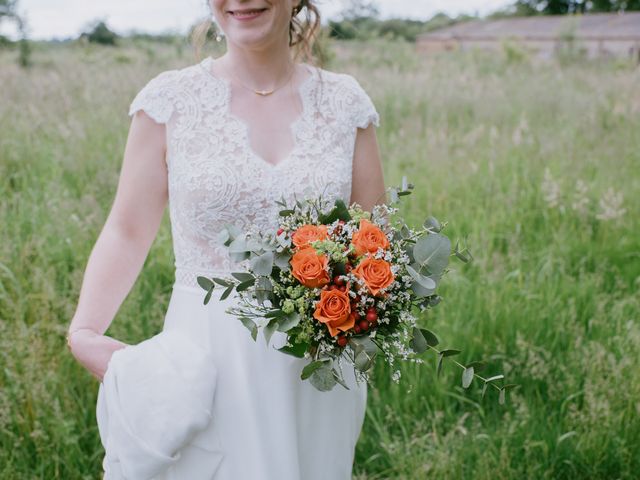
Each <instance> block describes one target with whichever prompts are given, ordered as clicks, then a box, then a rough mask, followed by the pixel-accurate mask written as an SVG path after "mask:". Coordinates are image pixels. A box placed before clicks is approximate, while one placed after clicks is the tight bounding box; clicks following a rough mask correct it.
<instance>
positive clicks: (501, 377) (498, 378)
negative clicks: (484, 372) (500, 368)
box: [485, 375, 504, 383]
mask: <svg viewBox="0 0 640 480" xmlns="http://www.w3.org/2000/svg"><path fill="white" fill-rule="evenodd" d="M503 378H504V375H495V376H493V377H491V378H487V379H486V380H485V381H486V382H487V383H489V382H494V381H496V380H502V379H503Z"/></svg>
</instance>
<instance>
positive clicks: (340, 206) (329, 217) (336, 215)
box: [318, 198, 351, 225]
mask: <svg viewBox="0 0 640 480" xmlns="http://www.w3.org/2000/svg"><path fill="white" fill-rule="evenodd" d="M336 220H344V221H345V222H348V221H349V220H351V214H350V213H349V209H348V208H347V206H346V205H345V203H344V201H343V200H342V199H340V198H338V199H337V200H336V201H335V206H334V207H333V209H332V210H331V211H330V212H329V213H328V214H326V215H323V214H320V215H318V221H319V222H320V223H322V224H324V225H328V224H330V223H333V222H335V221H336Z"/></svg>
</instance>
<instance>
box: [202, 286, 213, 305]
mask: <svg viewBox="0 0 640 480" xmlns="http://www.w3.org/2000/svg"><path fill="white" fill-rule="evenodd" d="M212 294H213V286H211V290H209V291H208V292H207V294H206V295H205V296H204V304H205V305H206V304H208V303H209V300H211V295H212Z"/></svg>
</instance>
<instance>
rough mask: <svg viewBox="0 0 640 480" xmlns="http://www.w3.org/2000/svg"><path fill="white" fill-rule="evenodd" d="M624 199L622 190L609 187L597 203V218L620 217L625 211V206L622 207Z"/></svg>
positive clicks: (604, 219) (610, 218)
mask: <svg viewBox="0 0 640 480" xmlns="http://www.w3.org/2000/svg"><path fill="white" fill-rule="evenodd" d="M623 201H624V198H623V195H622V192H616V191H615V190H614V189H613V188H611V187H609V188H608V189H607V191H606V192H605V193H604V195H603V197H602V198H601V199H600V202H599V203H598V205H599V207H600V212H598V214H597V215H596V218H597V219H598V220H603V221H607V220H615V219H616V218H620V217H622V216H623V215H624V214H625V213H626V212H627V209H626V208H622V203H623Z"/></svg>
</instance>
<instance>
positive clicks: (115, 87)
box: [0, 43, 640, 480]
mask: <svg viewBox="0 0 640 480" xmlns="http://www.w3.org/2000/svg"><path fill="white" fill-rule="evenodd" d="M333 51H334V54H335V56H334V58H333V61H332V63H331V64H330V65H328V66H327V68H328V69H331V70H336V71H346V72H349V73H352V74H353V75H355V76H356V78H358V79H359V80H360V82H361V84H362V85H363V87H365V89H366V90H367V91H368V92H369V94H370V95H371V97H372V99H373V101H374V103H375V105H376V107H377V108H378V111H379V112H380V115H381V126H380V128H379V130H378V137H379V141H380V146H381V150H382V154H383V159H384V168H385V178H386V182H387V184H388V185H392V184H396V183H397V182H399V181H400V179H401V177H402V175H408V176H409V177H410V179H411V181H413V182H414V183H415V184H416V192H415V193H414V195H412V196H410V197H409V198H408V201H407V203H406V204H405V207H403V211H404V212H405V213H406V214H407V215H408V217H409V218H410V220H412V221H413V222H416V223H417V222H422V220H424V219H423V215H424V213H425V212H428V213H429V214H432V215H435V216H436V217H438V218H439V219H440V220H446V221H448V222H449V225H448V226H447V228H446V232H447V233H448V235H449V236H450V237H452V238H453V239H454V240H455V239H456V238H463V237H465V236H467V237H468V242H469V246H470V249H471V251H472V253H473V255H474V257H475V260H474V262H472V263H471V264H469V265H464V264H462V263H460V262H455V261H454V262H452V265H451V267H452V270H451V272H450V273H449V275H448V276H447V277H446V279H445V280H444V281H443V288H442V291H441V294H442V295H443V297H444V301H443V303H442V304H440V305H439V306H438V307H436V308H435V309H434V310H432V311H431V312H429V314H428V315H427V316H426V317H424V319H423V322H424V325H425V326H428V327H429V328H432V329H433V330H435V331H437V332H438V333H439V335H440V337H441V340H442V345H443V346H445V347H449V348H459V349H461V350H462V351H463V352H462V354H461V355H460V356H459V357H457V358H458V359H459V360H460V361H461V362H463V363H466V362H469V361H472V360H479V359H485V360H487V361H488V367H487V372H488V373H487V374H497V373H505V374H506V376H507V378H508V381H509V382H510V383H517V384H519V387H518V388H516V389H515V390H512V391H510V392H509V394H508V396H507V401H506V404H505V405H504V406H500V405H498V401H497V395H496V392H495V391H493V390H492V389H490V391H489V392H488V393H487V397H486V398H485V399H484V400H483V399H481V396H480V389H481V385H480V384H479V383H477V382H476V383H474V384H473V385H472V387H471V388H470V389H469V390H468V391H467V390H463V389H462V388H461V386H460V371H459V369H457V368H456V367H455V366H454V365H452V364H446V365H445V368H444V371H443V375H442V376H441V377H440V378H436V374H435V358H434V357H430V356H429V355H430V353H429V352H427V353H425V354H424V355H425V358H431V359H432V360H434V361H432V362H429V363H428V365H424V366H422V367H421V368H419V367H417V366H415V365H411V366H406V367H404V368H402V377H401V382H400V384H395V383H394V382H393V381H392V380H391V379H390V373H391V372H390V370H387V369H385V368H384V366H383V365H378V366H377V367H376V368H377V370H376V378H377V381H376V387H375V388H372V389H371V390H370V395H369V404H368V410H367V417H366V420H365V425H364V430H363V433H362V436H361V438H360V442H359V444H358V447H357V452H356V453H357V457H356V466H355V475H356V478H358V479H360V480H365V479H368V480H369V479H370V480H373V479H387V478H389V479H423V478H437V479H462V478H465V479H466V478H468V479H471V478H473V479H478V480H482V479H492V480H496V479H519V480H523V479H546V478H549V479H565V478H570V479H583V478H584V479H631V478H638V477H639V476H640V364H639V362H638V357H639V356H638V351H639V350H640V320H639V316H640V296H639V295H638V290H639V289H640V258H639V256H640V236H639V234H638V232H639V229H640V222H639V218H640V217H639V215H638V214H639V208H640V176H639V175H638V171H639V167H640V88H639V86H640V68H638V67H634V66H632V65H628V64H625V63H624V62H620V61H609V62H584V61H570V59H569V60H567V59H565V61H564V62H561V63H556V62H554V63H548V64H539V63H538V62H536V61H534V60H533V59H530V58H527V57H526V56H524V57H522V56H521V55H514V54H513V52H512V51H510V50H505V52H504V53H500V52H499V53H497V54H491V55H487V54H480V53H477V52H476V53H467V54H455V55H453V54H452V55H447V56H442V57H434V58H418V57H416V56H415V54H414V52H413V49H412V47H411V46H410V45H407V44H394V43H370V44H367V45H364V44H349V45H334V46H333ZM14 58H15V53H14V52H6V51H5V52H0V132H1V133H0V198H1V203H0V226H1V229H0V367H1V368H0V479H36V478H41V479H47V480H52V479H71V480H74V479H87V480H88V479H96V478H99V472H100V471H101V469H100V463H101V460H102V455H103V451H102V447H101V445H100V442H99V436H98V431H97V425H96V422H95V400H96V394H97V389H98V383H97V382H96V380H95V379H94V378H93V377H92V376H91V375H90V374H89V373H88V372H87V371H85V370H84V369H83V368H82V367H81V366H80V365H79V364H77V363H76V362H75V360H74V359H73V357H72V356H71V355H70V354H69V353H68V351H67V350H66V346H65V341H64V333H65V330H66V328H67V325H68V322H69V321H70V319H71V316H72V314H73V311H74V308H75V302H76V300H77V294H78V291H79V288H80V284H81V280H82V274H83V269H84V267H85V265H86V261H87V258H88V255H89V253H90V251H91V248H92V246H93V243H94V242H95V240H96V237H97V235H98V234H99V232H100V229H101V227H102V225H103V222H104V220H105V218H106V215H107V213H108V209H109V207H110V203H111V201H112V199H113V195H114V193H115V188H116V184H117V179H118V174H119V167H120V163H121V160H122V153H123V150H124V142H125V139H126V134H127V129H128V125H129V119H128V117H127V114H126V113H127V107H128V104H129V102H130V101H131V99H132V98H133V95H134V94H135V92H136V91H137V90H138V89H139V88H140V87H142V85H143V84H144V83H146V81H147V80H149V79H150V78H151V77H152V76H154V75H155V74H157V73H158V72H160V71H161V70H165V69H167V68H174V67H180V66H186V65H188V64H190V63H193V62H194V59H193V57H192V52H191V51H190V50H189V49H188V48H177V47H175V46H167V45H159V46H154V45H149V44H140V45H138V46H129V47H122V48H118V49H109V48H92V47H82V46H76V47H61V46H59V47H42V46H41V47H38V48H37V49H36V51H35V54H34V63H35V64H34V67H33V68H32V69H31V70H30V71H26V72H25V71H22V70H20V69H19V68H18V67H17V66H16V62H15V60H14ZM172 268H173V257H172V252H171V237H170V231H169V223H168V215H165V218H164V220H163V224H162V227H161V230H160V233H159V235H158V237H157V239H156V241H155V243H154V245H153V246H152V249H151V251H150V253H149V256H148V259H147V262H146V264H145V267H144V269H143V271H142V273H141V275H140V277H139V278H138V281H137V282H136V284H135V286H134V288H133V290H132V291H131V293H130V295H129V296H128V297H127V299H126V301H125V303H124V304H123V306H122V308H121V310H120V311H119V313H118V315H117V316H116V318H115V320H114V322H113V324H112V326H111V327H110V329H109V330H108V331H107V334H109V335H111V336H114V337H116V338H118V339H120V340H122V341H125V342H127V343H135V342H139V341H141V340H143V339H145V338H147V337H149V336H151V335H153V334H155V333H157V332H158V331H159V330H160V328H161V325H162V321H163V316H164V309H165V308H166V306H167V303H168V299H169V293H170V289H171V284H172V281H173V270H172ZM483 373H484V372H483ZM409 385H413V387H412V389H411V392H410V393H407V390H408V389H409ZM336 428H339V425H337V426H336ZM249 460H250V459H249Z"/></svg>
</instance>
